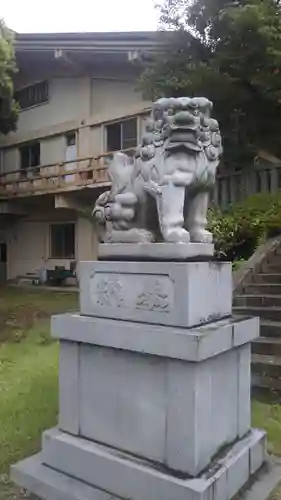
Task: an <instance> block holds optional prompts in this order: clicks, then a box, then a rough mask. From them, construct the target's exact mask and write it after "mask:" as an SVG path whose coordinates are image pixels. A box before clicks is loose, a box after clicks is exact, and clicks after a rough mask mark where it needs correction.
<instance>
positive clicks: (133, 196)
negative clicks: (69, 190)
mask: <svg viewBox="0 0 281 500" xmlns="http://www.w3.org/2000/svg"><path fill="white" fill-rule="evenodd" d="M212 107H213V106H212V103H211V102H210V101H209V100H208V99H205V98H201V97H200V98H188V97H181V98H163V99H159V100H158V101H156V102H155V103H154V105H153V109H152V113H151V118H150V119H149V120H148V121H147V124H146V132H145V134H144V136H143V138H142V143H141V145H140V146H139V147H138V149H137V151H136V153H135V156H134V158H131V157H129V156H127V155H126V154H124V153H121V152H118V153H115V154H114V156H113V159H112V161H111V162H110V164H109V167H108V170H109V176H110V180H111V182H112V187H111V190H110V191H107V192H105V193H103V194H102V195H101V196H99V198H98V199H97V201H96V204H95V208H94V210H93V216H94V217H95V219H96V221H97V222H98V223H99V224H101V227H102V232H101V240H102V241H104V242H112V243H117V242H127V243H148V242H153V241H159V242H161V241H165V242H173V243H180V242H189V241H191V242H199V243H211V242H212V235H211V233H209V232H208V231H207V230H206V224H207V220H206V215H207V209H208V199H209V193H210V190H211V189H212V188H213V186H214V183H215V174H216V169H217V167H218V164H219V158H220V155H221V152H222V145H221V135H220V131H219V125H218V122H217V121H216V120H214V119H213V118H211V111H212Z"/></svg>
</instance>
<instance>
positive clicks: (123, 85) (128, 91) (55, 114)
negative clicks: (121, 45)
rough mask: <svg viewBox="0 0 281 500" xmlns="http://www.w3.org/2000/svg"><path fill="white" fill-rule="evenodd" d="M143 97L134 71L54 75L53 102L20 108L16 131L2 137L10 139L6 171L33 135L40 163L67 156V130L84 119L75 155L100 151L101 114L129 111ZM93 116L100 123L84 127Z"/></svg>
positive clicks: (15, 164) (108, 117)
mask: <svg viewBox="0 0 281 500" xmlns="http://www.w3.org/2000/svg"><path fill="white" fill-rule="evenodd" d="M142 103H143V105H144V106H145V105H147V102H145V101H143V100H142V96H141V94H140V93H139V92H137V91H136V77H135V76H132V75H129V76H128V79H127V80H126V79H124V75H118V74H117V76H115V78H113V77H110V78H109V77H107V78H104V79H102V78H91V76H88V77H73V78H71V77H56V78H50V79H49V102H48V103H44V104H42V105H39V106H34V107H33V108H30V109H27V110H23V111H21V112H20V115H19V120H18V128H17V131H16V132H15V133H11V134H9V135H8V136H7V138H1V143H2V144H3V145H5V144H6V145H8V144H9V145H11V146H10V147H6V148H5V149H3V160H2V171H3V172H11V171H13V170H17V169H19V168H20V155H19V151H18V148H19V146H20V145H21V144H23V143H24V142H27V141H29V140H39V141H40V144H41V165H49V164H53V163H59V162H61V161H64V159H65V150H66V141H65V133H67V131H69V130H79V127H81V125H82V128H81V129H80V130H79V133H78V141H77V142H78V143H77V155H78V156H80V157H81V156H88V155H94V156H95V155H98V154H100V153H102V152H104V151H103V147H104V130H103V127H101V126H100V121H102V120H103V116H104V120H105V121H110V120H114V119H116V118H118V117H122V116H125V115H126V113H127V112H129V113H130V112H131V109H132V107H133V106H137V105H139V107H140V109H141V107H142ZM95 120H96V122H97V126H95V125H93V127H90V128H89V129H88V128H87V127H86V128H83V125H84V124H85V123H86V122H87V123H89V122H93V123H95ZM85 131H86V132H85ZM87 131H88V132H87ZM87 133H88V136H87ZM83 134H84V138H83ZM86 136H87V137H88V139H87V140H85V137H86ZM87 141H88V142H87ZM1 143H0V148H1ZM14 144H15V145H14Z"/></svg>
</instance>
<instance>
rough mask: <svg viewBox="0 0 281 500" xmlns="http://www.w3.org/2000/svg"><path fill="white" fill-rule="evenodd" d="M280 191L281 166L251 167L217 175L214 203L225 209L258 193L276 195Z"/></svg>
mask: <svg viewBox="0 0 281 500" xmlns="http://www.w3.org/2000/svg"><path fill="white" fill-rule="evenodd" d="M280 189H281V164H280V165H279V164H272V165H267V166H264V165H263V166H257V165H249V167H248V168H247V169H246V168H245V169H243V170H240V171H236V172H235V171H232V172H231V171H226V172H223V173H219V174H218V175H217V182H216V189H215V196H214V201H215V204H216V205H218V206H219V207H221V208H223V209H224V208H226V207H228V206H229V205H230V204H233V203H237V202H239V201H242V200H244V199H246V198H248V197H249V196H252V195H254V194H256V193H261V192H264V193H265V192H268V193H276V192H277V191H279V190H280Z"/></svg>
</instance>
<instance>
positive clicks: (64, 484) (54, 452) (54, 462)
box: [12, 429, 265, 500]
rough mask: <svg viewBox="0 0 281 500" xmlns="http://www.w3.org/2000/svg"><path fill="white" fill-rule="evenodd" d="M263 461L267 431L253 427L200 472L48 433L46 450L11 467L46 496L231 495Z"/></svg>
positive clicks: (187, 498) (200, 498) (210, 498)
mask: <svg viewBox="0 0 281 500" xmlns="http://www.w3.org/2000/svg"><path fill="white" fill-rule="evenodd" d="M264 461H265V433H264V432H263V431H260V430H251V431H250V432H249V433H248V434H247V436H246V437H244V438H243V439H242V440H240V441H239V442H237V443H236V444H235V445H233V446H232V447H231V448H230V449H228V450H227V451H225V453H224V454H222V455H221V456H220V457H217V458H216V459H215V460H214V461H213V463H212V464H211V466H210V467H209V468H208V470H206V471H205V472H204V473H203V474H201V475H200V476H198V477H196V478H193V479H181V478H179V477H175V476H174V475H172V474H169V473H167V472H165V471H164V469H163V468H161V467H158V466H156V465H153V464H151V463H148V462H146V461H144V460H140V459H138V458H133V457H132V456H129V455H127V454H125V453H122V452H120V451H114V450H112V449H110V448H107V447H105V446H102V445H98V444H95V443H93V442H90V441H87V440H84V439H81V438H77V437H73V436H70V435H69V434H66V433H62V432H60V431H58V430H56V429H54V430H51V431H48V432H47V433H45V436H44V440H43V452H42V454H40V455H37V456H35V457H33V458H31V459H27V460H25V461H23V462H21V463H19V464H17V465H15V466H13V467H12V478H13V479H14V481H15V482H17V483H18V484H20V485H21V486H22V487H24V488H26V489H28V490H29V491H32V492H33V493H35V494H37V495H38V496H40V497H41V498H45V499H47V500H66V499H67V500H72V499H73V500H74V499H75V500H82V499H83V500H88V499H89V500H90V499H91V500H115V499H116V500H117V499H119V500H122V499H123V500H125V499H128V498H130V499H131V500H171V499H173V500H231V499H232V498H233V497H234V496H235V495H236V494H237V493H238V492H239V491H240V490H241V488H243V487H245V485H246V484H247V482H248V481H249V479H250V478H251V476H252V475H253V474H254V473H255V472H257V471H258V469H259V468H260V467H261V466H262V465H263V463H264Z"/></svg>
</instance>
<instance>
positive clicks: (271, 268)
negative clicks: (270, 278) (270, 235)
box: [263, 260, 281, 274]
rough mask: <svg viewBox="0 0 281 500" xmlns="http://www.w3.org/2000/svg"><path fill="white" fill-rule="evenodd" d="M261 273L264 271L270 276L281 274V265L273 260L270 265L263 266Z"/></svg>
mask: <svg viewBox="0 0 281 500" xmlns="http://www.w3.org/2000/svg"><path fill="white" fill-rule="evenodd" d="M263 271H265V272H266V273H268V274H271V273H273V274H276V273H277V274H279V273H280V272H281V263H280V262H278V261H277V262H276V261H275V260H273V261H272V262H271V263H270V264H264V265H263Z"/></svg>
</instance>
